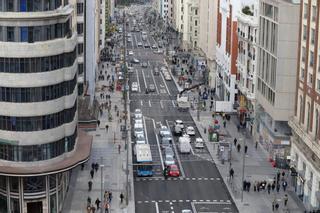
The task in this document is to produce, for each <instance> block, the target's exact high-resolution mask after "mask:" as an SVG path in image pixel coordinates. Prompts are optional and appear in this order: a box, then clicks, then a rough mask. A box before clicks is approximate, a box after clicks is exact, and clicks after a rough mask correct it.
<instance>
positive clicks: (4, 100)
mask: <svg viewBox="0 0 320 213" xmlns="http://www.w3.org/2000/svg"><path fill="white" fill-rule="evenodd" d="M50 2H51V4H44V3H45V1H44V0H28V1H18V0H13V1H10V2H8V1H7V0H0V212H21V213H24V212H32V213H41V212H43V213H49V212H60V211H61V209H62V204H63V200H64V198H65V196H66V192H67V189H68V185H69V181H70V170H71V169H72V168H74V167H76V166H78V165H80V164H81V163H83V162H85V161H87V160H88V158H89V155H90V149H91V143H92V138H91V137H87V136H86V135H85V134H84V133H83V132H81V131H80V130H78V128H77V122H78V104H77V103H78V101H77V100H78V95H77V91H78V90H77V80H78V79H77V78H78V74H77V72H78V59H77V43H78V41H77V32H76V27H77V19H76V12H77V11H76V10H77V7H76V0H69V1H66V0H65V1H50Z"/></svg>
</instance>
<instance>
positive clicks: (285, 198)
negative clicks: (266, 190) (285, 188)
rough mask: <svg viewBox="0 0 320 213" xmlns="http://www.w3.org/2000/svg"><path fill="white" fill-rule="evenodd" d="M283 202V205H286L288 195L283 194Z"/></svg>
mask: <svg viewBox="0 0 320 213" xmlns="http://www.w3.org/2000/svg"><path fill="white" fill-rule="evenodd" d="M283 202H284V206H287V204H288V195H287V194H285V195H284V198H283Z"/></svg>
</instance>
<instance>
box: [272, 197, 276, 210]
mask: <svg viewBox="0 0 320 213" xmlns="http://www.w3.org/2000/svg"><path fill="white" fill-rule="evenodd" d="M276 203H277V201H276V199H273V201H272V211H273V212H274V209H275V207H276Z"/></svg>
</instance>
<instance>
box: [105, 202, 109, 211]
mask: <svg viewBox="0 0 320 213" xmlns="http://www.w3.org/2000/svg"><path fill="white" fill-rule="evenodd" d="M109 208H110V205H109V203H108V202H106V204H105V206H104V212H105V213H109Z"/></svg>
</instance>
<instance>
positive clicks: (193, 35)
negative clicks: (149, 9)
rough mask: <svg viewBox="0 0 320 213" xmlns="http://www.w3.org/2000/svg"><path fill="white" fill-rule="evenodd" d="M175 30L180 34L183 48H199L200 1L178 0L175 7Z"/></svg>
mask: <svg viewBox="0 0 320 213" xmlns="http://www.w3.org/2000/svg"><path fill="white" fill-rule="evenodd" d="M173 8H174V10H173V11H174V12H173V13H174V14H173V17H174V21H173V23H174V28H175V29H176V30H177V31H178V32H179V33H180V36H181V40H182V43H183V47H184V48H185V49H188V48H197V47H198V46H199V32H200V30H199V28H200V22H199V17H200V12H199V0H177V1H175V3H174V5H173Z"/></svg>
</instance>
